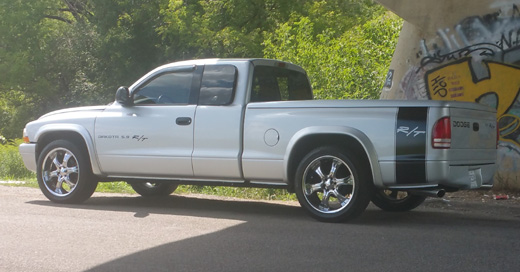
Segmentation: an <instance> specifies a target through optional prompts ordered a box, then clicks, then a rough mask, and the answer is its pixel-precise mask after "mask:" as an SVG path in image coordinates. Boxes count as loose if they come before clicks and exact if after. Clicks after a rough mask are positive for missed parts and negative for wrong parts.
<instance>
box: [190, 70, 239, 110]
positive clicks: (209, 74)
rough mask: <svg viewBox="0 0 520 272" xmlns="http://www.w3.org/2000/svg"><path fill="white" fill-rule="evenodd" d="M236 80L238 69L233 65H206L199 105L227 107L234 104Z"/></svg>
mask: <svg viewBox="0 0 520 272" xmlns="http://www.w3.org/2000/svg"><path fill="white" fill-rule="evenodd" d="M236 78H237V68H236V67H235V66H233V65H206V66H205V67H204V73H203V74H202V83H201V86H200V96H199V105H227V104H230V103H231V102H233V97H234V94H235V85H236Z"/></svg>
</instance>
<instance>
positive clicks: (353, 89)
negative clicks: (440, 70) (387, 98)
mask: <svg viewBox="0 0 520 272" xmlns="http://www.w3.org/2000/svg"><path fill="white" fill-rule="evenodd" d="M401 24H402V21H401V20H400V19H399V18H398V17H396V16H395V15H391V14H383V15H379V16H377V17H375V18H373V19H371V20H369V21H367V22H365V23H364V24H361V25H356V26H354V27H352V28H350V29H348V30H347V31H345V32H344V33H342V35H341V36H338V35H337V33H336V31H335V30H334V29H333V28H329V27H327V28H325V29H323V30H321V32H320V33H318V34H316V35H314V34H313V33H315V31H316V29H315V28H316V26H315V23H314V22H313V21H312V20H311V19H310V18H309V17H300V18H299V19H298V20H294V21H292V22H287V23H284V24H282V25H280V27H279V28H278V29H277V30H276V31H275V32H274V33H272V34H270V35H268V37H267V38H266V40H265V42H264V44H265V50H264V53H265V55H266V56H267V57H270V58H275V59H281V60H286V61H290V62H294V63H296V64H299V65H301V66H302V67H303V68H305V69H306V70H307V73H308V74H309V78H310V80H311V83H312V85H313V88H314V92H315V96H316V98H318V99H338V98H339V99H367V98H368V99H377V98H379V93H380V90H381V88H382V84H383V80H384V76H385V72H386V71H387V69H388V66H389V64H390V60H391V58H392V55H393V51H394V49H395V44H396V42H397V37H398V34H399V31H400V27H401Z"/></svg>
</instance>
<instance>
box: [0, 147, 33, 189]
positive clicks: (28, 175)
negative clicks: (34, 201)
mask: <svg viewBox="0 0 520 272" xmlns="http://www.w3.org/2000/svg"><path fill="white" fill-rule="evenodd" d="M20 143H21V140H15V141H1V142H0V179H2V180H31V179H32V180H34V179H36V175H35V174H34V173H33V172H31V171H29V170H27V168H25V165H24V163H23V161H22V157H21V156H20V153H18V145H19V144H20Z"/></svg>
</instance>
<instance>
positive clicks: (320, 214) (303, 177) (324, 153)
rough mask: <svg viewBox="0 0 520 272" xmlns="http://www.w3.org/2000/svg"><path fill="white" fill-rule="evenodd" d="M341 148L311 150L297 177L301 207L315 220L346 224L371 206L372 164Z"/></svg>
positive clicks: (296, 185)
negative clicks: (369, 204)
mask: <svg viewBox="0 0 520 272" xmlns="http://www.w3.org/2000/svg"><path fill="white" fill-rule="evenodd" d="M351 154H359V153H358V152H353V151H351V150H348V149H342V148H341V147H337V146H324V147H318V148H316V149H314V150H311V151H310V152H309V153H308V154H307V156H305V157H304V158H303V159H302V160H301V162H300V164H299V165H298V168H297V169H296V173H295V184H294V190H295V192H296V196H297V197H298V201H299V202H300V205H301V206H302V207H303V208H304V209H305V210H306V211H307V212H308V213H309V214H310V215H311V216H312V217H314V218H315V219H317V220H319V221H323V222H343V221H346V220H351V219H354V218H356V217H357V216H359V215H360V214H361V213H362V212H363V211H364V210H365V209H366V207H367V206H368V203H370V198H371V195H372V192H373V190H372V174H371V172H370V167H369V166H370V165H369V164H368V161H366V160H364V159H362V158H360V157H359V156H352V155H351Z"/></svg>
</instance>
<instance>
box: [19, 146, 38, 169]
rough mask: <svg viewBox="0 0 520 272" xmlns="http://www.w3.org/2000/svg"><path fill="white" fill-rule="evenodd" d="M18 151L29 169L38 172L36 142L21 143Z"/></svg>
mask: <svg viewBox="0 0 520 272" xmlns="http://www.w3.org/2000/svg"><path fill="white" fill-rule="evenodd" d="M18 151H19V152H20V155H21V156H22V160H23V163H24V164H25V167H27V169H29V170H31V171H33V172H36V144H21V145H20V146H19V147H18Z"/></svg>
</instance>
